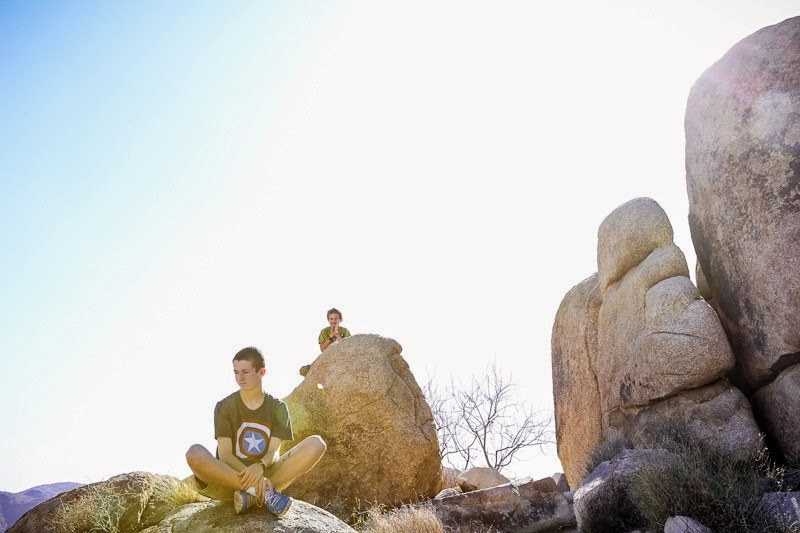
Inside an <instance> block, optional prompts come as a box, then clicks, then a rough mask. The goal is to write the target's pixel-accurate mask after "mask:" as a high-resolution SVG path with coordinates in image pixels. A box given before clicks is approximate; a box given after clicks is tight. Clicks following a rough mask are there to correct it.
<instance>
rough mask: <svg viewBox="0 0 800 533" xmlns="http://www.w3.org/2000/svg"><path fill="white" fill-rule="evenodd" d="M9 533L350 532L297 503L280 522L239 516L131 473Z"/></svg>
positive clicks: (166, 479) (168, 481)
mask: <svg viewBox="0 0 800 533" xmlns="http://www.w3.org/2000/svg"><path fill="white" fill-rule="evenodd" d="M8 531H9V532H10V533H16V532H30V531H35V532H37V533H39V532H41V533H49V532H53V533H57V532H59V531H119V532H121V533H137V532H143V531H146V532H147V533H181V532H185V533H206V532H207V533H210V532H212V531H215V532H223V533H224V532H231V533H233V532H236V533H238V532H241V531H260V532H262V531H263V532H273V531H274V532H290V531H299V532H305V533H325V532H333V533H345V532H351V533H352V531H353V529H352V528H350V527H349V526H348V525H347V524H345V523H344V522H342V521H341V520H339V519H338V518H336V517H335V516H333V515H331V514H330V513H328V512H327V511H323V510H322V509H319V508H317V507H314V506H313V505H311V504H308V503H306V502H303V501H299V500H296V501H295V502H294V503H293V504H292V508H291V509H290V510H289V512H288V513H287V514H286V515H285V516H284V517H283V518H281V519H280V520H278V519H276V518H275V517H274V516H273V515H271V514H269V513H268V512H267V510H266V509H265V508H256V509H254V510H252V511H248V512H246V513H243V514H241V515H237V514H235V512H234V510H233V506H232V505H231V504H229V503H221V502H216V501H212V500H208V499H207V498H204V497H203V496H200V495H199V494H198V493H197V492H196V491H194V490H193V489H192V488H190V486H189V485H188V484H184V483H183V482H181V481H180V480H178V479H176V478H174V477H171V476H159V475H155V474H150V473H147V472H132V473H130V474H121V475H119V476H114V477H112V478H110V479H108V480H106V481H101V482H99V483H93V484H91V485H86V486H83V487H80V488H77V489H74V490H71V491H69V492H66V493H64V494H61V495H59V496H57V497H54V498H52V499H50V500H48V501H46V502H44V503H42V504H40V505H38V506H36V507H34V508H33V509H31V510H30V511H28V513H26V514H25V515H24V516H23V517H22V518H20V519H19V520H18V521H17V523H16V524H14V526H13V527H12V528H11V529H9V530H8Z"/></svg>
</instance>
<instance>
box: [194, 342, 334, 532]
mask: <svg viewBox="0 0 800 533" xmlns="http://www.w3.org/2000/svg"><path fill="white" fill-rule="evenodd" d="M233 373H234V376H235V377H236V383H237V384H238V385H239V390H238V391H237V392H234V393H233V394H231V395H230V396H228V397H226V398H224V399H222V400H221V401H219V402H218V403H217V406H216V408H215V409H214V436H215V438H216V439H217V453H216V457H215V456H213V455H211V453H210V452H209V451H208V450H207V449H206V448H205V447H203V446H202V445H200V444H194V445H192V446H191V447H190V448H189V450H188V451H187V452H186V462H187V463H189V468H191V469H192V473H193V474H194V476H193V477H194V480H195V483H196V485H197V486H198V490H199V491H200V493H201V494H203V495H205V496H208V497H209V498H212V499H215V500H222V501H230V500H233V504H234V508H235V510H236V513H241V512H242V511H245V510H246V509H248V508H249V507H252V506H253V505H256V506H258V507H260V506H261V505H266V507H267V509H268V510H269V511H270V512H272V513H273V514H274V515H276V516H278V517H281V516H283V515H284V514H286V512H288V510H289V507H290V506H291V505H292V499H291V498H290V497H289V496H286V495H284V494H281V493H280V491H282V490H284V489H285V488H286V487H288V486H289V485H290V484H291V483H292V482H293V481H294V480H295V479H297V478H299V477H300V476H302V475H303V474H305V473H306V472H308V471H309V470H311V468H313V466H314V465H315V464H316V463H317V461H319V459H320V457H322V455H323V454H324V453H325V450H326V445H325V442H324V441H323V440H322V438H320V437H319V436H318V435H312V436H310V437H307V438H306V439H304V440H303V441H302V442H300V443H299V444H298V445H297V446H295V447H294V448H292V449H291V450H289V451H288V452H286V453H285V454H283V455H281V456H280V457H279V456H278V454H279V450H280V445H281V442H282V441H284V440H293V438H294V437H293V434H292V422H291V419H290V418H289V409H288V408H287V407H286V404H285V403H283V402H282V401H281V400H277V399H275V398H273V397H272V396H270V395H269V394H267V393H266V392H264V389H263V388H262V385H261V381H262V379H263V378H264V374H265V373H266V368H265V367H264V356H263V355H261V352H259V351H258V349H256V348H252V347H251V348H244V349H242V350H240V351H239V352H238V353H237V354H236V355H235V356H234V358H233Z"/></svg>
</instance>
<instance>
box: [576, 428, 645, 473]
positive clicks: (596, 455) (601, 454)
mask: <svg viewBox="0 0 800 533" xmlns="http://www.w3.org/2000/svg"><path fill="white" fill-rule="evenodd" d="M626 448H633V445H632V444H631V441H630V439H628V438H627V437H625V435H623V434H621V433H620V434H618V435H615V436H613V437H610V438H608V439H606V440H604V441H603V442H601V443H600V444H598V445H597V446H595V447H594V449H593V450H592V451H591V452H590V453H589V458H588V459H587V461H586V466H585V467H584V468H585V470H584V474H583V477H584V478H586V476H588V475H589V474H591V473H592V472H593V471H594V469H595V468H597V467H598V466H600V463H604V462H606V461H609V460H611V459H613V458H614V456H616V455H617V454H618V453H619V452H621V451H622V450H624V449H626Z"/></svg>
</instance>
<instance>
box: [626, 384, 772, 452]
mask: <svg viewBox="0 0 800 533" xmlns="http://www.w3.org/2000/svg"><path fill="white" fill-rule="evenodd" d="M665 422H668V423H672V424H673V425H675V426H679V427H681V428H682V430H683V432H684V434H685V435H686V436H688V437H690V438H691V439H692V440H693V441H695V442H698V443H700V444H702V445H704V446H705V447H706V448H707V449H710V450H716V451H717V452H719V453H720V454H724V455H727V456H730V457H735V458H737V459H740V460H748V459H751V458H753V457H754V456H755V455H756V454H757V453H758V452H759V451H760V450H761V449H762V447H763V443H762V442H761V434H760V432H759V428H758V425H757V424H756V421H755V419H754V418H753V412H752V410H751V408H750V403H749V402H748V401H747V398H746V397H745V396H744V394H743V393H742V391H740V390H739V389H737V388H736V387H734V386H732V385H731V384H730V383H729V382H728V381H727V380H725V379H721V380H719V381H716V382H714V383H712V384H711V385H708V386H706V387H701V388H698V389H694V390H692V391H688V392H685V393H683V394H679V395H677V396H674V397H672V398H668V399H666V400H664V401H662V402H659V403H657V404H655V405H653V406H652V407H649V408H646V409H642V410H641V411H639V412H637V413H636V414H635V415H634V416H633V419H632V420H630V421H629V422H626V423H625V424H624V425H626V426H628V427H629V429H628V432H627V434H628V437H629V438H630V440H631V442H632V443H633V444H634V445H635V446H637V447H646V446H649V445H652V443H651V442H650V441H649V439H650V438H651V436H652V435H654V434H658V433H659V427H663V426H664V423H665Z"/></svg>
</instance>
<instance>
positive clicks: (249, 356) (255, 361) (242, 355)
mask: <svg viewBox="0 0 800 533" xmlns="http://www.w3.org/2000/svg"><path fill="white" fill-rule="evenodd" d="M233 360H234V361H250V363H251V364H252V365H253V368H255V369H256V370H261V369H262V368H264V366H265V365H264V356H263V355H261V352H260V351H259V350H258V348H255V347H253V346H248V347H247V348H242V349H241V350H239V351H238V352H236V355H234V356H233Z"/></svg>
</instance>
